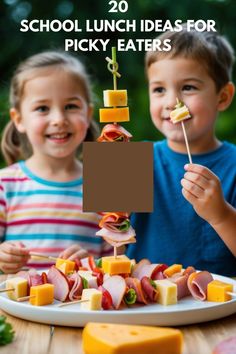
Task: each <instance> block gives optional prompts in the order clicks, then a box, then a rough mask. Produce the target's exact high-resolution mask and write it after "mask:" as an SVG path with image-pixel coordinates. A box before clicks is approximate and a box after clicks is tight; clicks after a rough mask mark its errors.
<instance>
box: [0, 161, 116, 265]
mask: <svg viewBox="0 0 236 354" xmlns="http://www.w3.org/2000/svg"><path fill="white" fill-rule="evenodd" d="M82 188H83V185H82V178H80V179H77V180H73V181H70V182H53V181H48V180H44V179H42V178H39V177H37V176H35V175H34V174H33V173H32V172H31V171H30V170H29V169H28V168H27V166H26V165H25V162H23V161H21V162H19V163H16V164H14V165H11V166H9V167H6V168H4V169H2V170H0V241H1V242H3V241H12V242H16V241H20V242H22V243H24V245H25V246H26V247H27V248H29V249H30V250H31V251H33V252H38V253H43V254H46V255H52V256H55V257H57V256H58V254H59V253H60V252H61V251H63V250H64V249H65V248H67V247H69V246H70V245H72V244H76V243H78V244H79V245H80V246H81V247H82V248H85V249H86V250H88V252H89V253H90V254H92V255H94V256H95V257H101V256H102V255H107V254H109V253H111V251H112V250H111V247H110V246H109V245H108V244H106V243H105V242H104V241H103V240H102V238H101V237H98V236H95V233H96V232H97V231H98V230H99V227H98V222H99V219H100V216H99V215H98V214H97V213H84V212H83V211H82V202H83V195H82ZM51 264H52V263H51V262H48V261H46V262H45V260H37V261H35V260H33V259H31V260H30V261H29V263H28V265H29V266H32V267H48V266H50V265H51Z"/></svg>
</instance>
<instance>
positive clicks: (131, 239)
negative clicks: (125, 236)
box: [103, 237, 136, 247]
mask: <svg viewBox="0 0 236 354" xmlns="http://www.w3.org/2000/svg"><path fill="white" fill-rule="evenodd" d="M103 239H104V240H105V241H106V242H107V243H109V244H110V245H111V246H113V247H121V246H123V245H127V244H130V243H135V242H136V239H135V238H134V237H133V238H130V239H129V241H123V242H116V241H113V240H110V239H109V238H108V237H103Z"/></svg>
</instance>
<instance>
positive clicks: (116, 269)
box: [102, 255, 131, 275]
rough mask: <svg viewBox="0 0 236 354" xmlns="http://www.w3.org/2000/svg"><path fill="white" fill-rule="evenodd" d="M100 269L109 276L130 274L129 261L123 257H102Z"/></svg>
mask: <svg viewBox="0 0 236 354" xmlns="http://www.w3.org/2000/svg"><path fill="white" fill-rule="evenodd" d="M102 269H103V271H104V273H108V274H110V275H117V274H127V273H128V274H129V273H130V272H131V260H130V259H129V258H128V257H126V256H125V255H121V256H117V257H114V256H109V257H102Z"/></svg>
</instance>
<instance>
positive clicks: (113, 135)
mask: <svg viewBox="0 0 236 354" xmlns="http://www.w3.org/2000/svg"><path fill="white" fill-rule="evenodd" d="M131 138H132V135H131V134H130V133H129V132H128V131H127V130H126V129H125V128H123V127H122V126H121V125H119V124H106V125H105V127H104V128H103V130H102V132H101V135H100V136H99V137H98V138H97V141H98V142H114V141H123V142H129V141H130V139H131Z"/></svg>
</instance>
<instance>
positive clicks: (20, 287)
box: [6, 277, 28, 301]
mask: <svg viewBox="0 0 236 354" xmlns="http://www.w3.org/2000/svg"><path fill="white" fill-rule="evenodd" d="M6 289H14V290H12V291H7V296H8V297H9V298H10V299H11V300H15V301H16V300H17V299H18V298H19V297H23V296H27V290H28V282H27V279H24V278H21V277H16V278H10V279H7V280H6Z"/></svg>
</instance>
